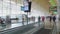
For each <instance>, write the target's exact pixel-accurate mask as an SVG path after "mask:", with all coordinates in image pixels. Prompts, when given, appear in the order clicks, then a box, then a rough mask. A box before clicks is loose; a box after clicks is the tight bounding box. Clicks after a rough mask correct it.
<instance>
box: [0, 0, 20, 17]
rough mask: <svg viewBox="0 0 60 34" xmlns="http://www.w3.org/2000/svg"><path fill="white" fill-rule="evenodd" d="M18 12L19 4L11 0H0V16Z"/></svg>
mask: <svg viewBox="0 0 60 34" xmlns="http://www.w3.org/2000/svg"><path fill="white" fill-rule="evenodd" d="M12 14H20V6H19V5H18V4H17V3H15V2H13V1H12V0H0V16H6V15H12Z"/></svg>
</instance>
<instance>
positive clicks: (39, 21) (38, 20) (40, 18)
mask: <svg viewBox="0 0 60 34" xmlns="http://www.w3.org/2000/svg"><path fill="white" fill-rule="evenodd" d="M40 19H41V18H40V16H39V17H38V25H39V27H40Z"/></svg>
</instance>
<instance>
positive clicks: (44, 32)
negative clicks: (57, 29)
mask: <svg viewBox="0 0 60 34" xmlns="http://www.w3.org/2000/svg"><path fill="white" fill-rule="evenodd" d="M50 32H51V30H50V29H40V30H39V31H37V32H35V33H34V34H50Z"/></svg>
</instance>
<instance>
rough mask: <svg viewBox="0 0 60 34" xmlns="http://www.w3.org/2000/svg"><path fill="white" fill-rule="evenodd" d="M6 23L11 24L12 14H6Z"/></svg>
mask: <svg viewBox="0 0 60 34" xmlns="http://www.w3.org/2000/svg"><path fill="white" fill-rule="evenodd" d="M6 24H11V19H10V16H6Z"/></svg>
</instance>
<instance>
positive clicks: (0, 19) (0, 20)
mask: <svg viewBox="0 0 60 34" xmlns="http://www.w3.org/2000/svg"><path fill="white" fill-rule="evenodd" d="M0 24H1V25H2V24H4V23H3V19H2V18H1V17H0Z"/></svg>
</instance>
